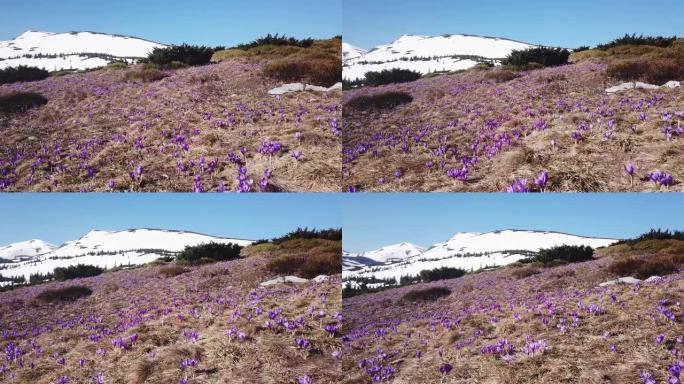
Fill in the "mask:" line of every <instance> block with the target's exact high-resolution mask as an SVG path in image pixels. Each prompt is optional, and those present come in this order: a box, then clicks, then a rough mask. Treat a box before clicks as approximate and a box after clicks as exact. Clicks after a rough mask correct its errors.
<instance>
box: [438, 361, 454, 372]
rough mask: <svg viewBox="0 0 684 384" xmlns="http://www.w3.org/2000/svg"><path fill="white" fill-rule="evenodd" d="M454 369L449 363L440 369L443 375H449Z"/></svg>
mask: <svg viewBox="0 0 684 384" xmlns="http://www.w3.org/2000/svg"><path fill="white" fill-rule="evenodd" d="M452 369H454V367H453V366H452V365H451V364H449V363H444V364H442V365H441V366H440V367H439V373H441V374H442V375H447V374H448V373H449V372H451V370H452Z"/></svg>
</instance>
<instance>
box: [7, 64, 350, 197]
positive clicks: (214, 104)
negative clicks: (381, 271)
mask: <svg viewBox="0 0 684 384" xmlns="http://www.w3.org/2000/svg"><path fill="white" fill-rule="evenodd" d="M267 62H268V59H259V60H258V61H255V62H253V63H252V62H244V60H238V59H231V60H225V61H222V62H221V63H219V64H213V65H207V66H202V67H194V68H186V69H178V70H172V71H165V73H168V74H169V76H168V77H166V78H164V79H161V80H159V81H153V82H140V81H126V80H124V79H123V76H125V75H123V73H134V72H135V73H137V72H138V71H140V72H145V73H146V72H149V71H152V72H153V71H154V67H149V68H148V67H144V66H135V67H132V68H131V69H128V70H126V71H127V72H123V71H122V70H119V69H105V70H100V71H94V72H89V73H84V74H68V75H65V76H61V77H51V78H48V79H46V80H42V81H37V82H32V83H30V84H18V85H17V84H15V85H7V84H6V85H2V86H0V94H6V93H10V92H13V91H14V90H17V91H22V92H38V93H42V94H44V95H45V97H47V98H48V99H49V100H50V102H49V103H48V104H47V105H45V106H43V107H41V108H35V109H33V110H32V111H31V113H30V114H22V115H19V116H16V117H12V118H11V119H0V134H2V135H3V140H2V143H0V162H2V163H3V164H4V163H5V162H6V161H7V160H8V159H9V158H10V156H14V153H16V152H17V151H19V152H20V153H21V154H22V157H21V160H19V161H15V162H13V169H12V170H11V171H10V172H9V174H11V177H10V179H11V180H10V181H11V185H10V186H9V187H7V188H6V189H5V190H8V191H45V192H48V191H49V192H62V191H88V192H93V191H112V190H113V191H141V192H155V191H179V192H180V191H183V192H187V191H192V190H193V189H194V188H195V176H197V175H198V174H199V173H200V172H199V170H198V162H199V161H200V159H201V158H204V159H205V163H204V171H203V172H201V173H202V174H201V175H200V176H201V187H202V190H204V191H216V190H217V189H219V187H220V185H221V183H223V185H224V187H225V190H227V191H231V190H235V189H236V187H237V185H238V167H239V166H238V165H237V164H233V163H231V162H229V161H228V160H227V157H226V156H227V153H228V152H232V153H234V154H236V155H237V156H240V158H241V161H242V162H243V163H245V164H244V165H245V166H246V167H247V171H248V172H247V176H248V178H250V179H252V180H253V183H254V184H253V190H256V191H259V190H260V189H259V187H258V186H257V184H258V183H259V181H260V180H261V178H262V177H263V174H264V171H265V170H266V169H267V168H268V169H270V170H272V171H273V177H272V178H271V180H270V186H269V187H268V189H269V190H273V189H276V188H280V189H282V190H284V191H320V192H329V191H340V189H341V188H340V186H339V167H340V152H341V146H340V139H339V137H338V136H336V135H335V132H334V131H333V129H332V128H331V127H332V126H333V125H334V124H339V125H341V123H340V120H341V105H340V92H339V91H335V92H328V93H322V92H316V93H310V92H300V93H294V94H288V95H284V96H282V97H279V98H276V97H273V96H270V95H268V94H267V92H268V90H269V89H271V88H274V87H277V86H279V85H281V82H280V81H277V80H274V79H271V78H269V77H265V76H264V75H263V73H262V70H263V66H264V65H265V63H267ZM297 132H299V133H300V135H301V138H300V139H299V140H298V139H297V138H296V137H295V133H297ZM179 136H182V137H184V140H185V142H186V143H188V147H187V149H182V148H181V144H179V143H178V142H177V141H176V139H177V137H179ZM136 140H138V142H137V143H138V144H136ZM264 140H270V141H278V142H280V143H282V147H283V150H282V151H281V152H280V153H277V154H274V155H273V156H268V155H262V154H260V153H259V152H258V151H259V147H260V145H261V143H262V142H263V141H264ZM140 144H141V145H140ZM136 145H138V146H136ZM241 147H245V148H246V149H247V150H248V152H247V155H246V158H245V156H242V155H241V154H240V148H241ZM45 148H49V150H48V154H45V153H43V152H42V151H44V149H45ZM84 149H86V150H85V151H84ZM295 150H300V151H302V153H303V155H302V157H301V159H300V160H299V161H296V160H295V159H294V158H293V157H292V151H295ZM39 157H40V158H41V159H42V160H41V161H40V162H37V163H36V159H37V158H39ZM214 159H216V160H217V163H218V164H217V166H216V167H215V168H214V169H213V171H212V172H207V165H208V163H209V162H210V161H212V160H214ZM190 161H192V162H193V164H194V167H193V166H191V165H190ZM181 162H182V163H183V164H184V168H183V170H181V169H180V168H179V163H181ZM138 165H141V166H142V169H143V174H142V177H136V178H134V179H133V178H131V176H130V173H131V172H134V171H135V169H136V168H137V166H138ZM8 171H9V170H8ZM110 182H111V183H112V185H113V186H114V187H113V188H110Z"/></svg>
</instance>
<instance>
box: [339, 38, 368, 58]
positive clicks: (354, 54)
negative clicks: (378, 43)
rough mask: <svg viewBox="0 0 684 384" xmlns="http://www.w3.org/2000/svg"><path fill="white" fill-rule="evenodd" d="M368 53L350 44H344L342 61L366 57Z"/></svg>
mask: <svg viewBox="0 0 684 384" xmlns="http://www.w3.org/2000/svg"><path fill="white" fill-rule="evenodd" d="M367 52H368V51H366V50H365V49H363V48H359V47H356V46H354V45H351V44H348V43H342V61H343V62H344V61H345V60H350V59H356V58H358V57H361V56H363V55H365V54H366V53H367Z"/></svg>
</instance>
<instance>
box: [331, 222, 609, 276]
mask: <svg viewBox="0 0 684 384" xmlns="http://www.w3.org/2000/svg"><path fill="white" fill-rule="evenodd" d="M615 241H617V240H616V239H606V238H595V237H585V236H577V235H572V234H567V233H560V232H553V231H532V230H515V229H507V230H501V231H493V232H486V233H477V232H459V233H456V234H455V235H454V236H453V237H452V238H450V239H449V240H447V241H445V242H443V243H438V244H435V245H433V246H431V247H429V248H428V249H426V250H425V251H423V252H421V253H419V254H417V255H414V256H411V257H408V258H405V259H404V260H401V261H398V260H396V259H395V260H392V261H391V262H388V263H386V264H383V265H375V266H365V267H362V268H357V269H354V270H352V269H349V268H343V271H342V276H343V278H345V279H351V280H353V278H355V277H376V278H392V277H394V278H397V279H398V278H400V277H401V276H404V275H411V276H415V275H417V274H418V273H420V271H422V270H431V269H436V268H441V267H454V268H462V269H465V270H468V271H471V270H473V271H474V270H479V269H482V268H490V267H496V266H502V265H506V264H510V263H513V262H516V261H518V260H521V259H524V258H526V257H529V256H530V255H533V254H534V253H536V252H538V251H539V250H540V249H542V248H550V247H553V246H558V245H587V246H590V247H592V248H597V247H604V246H608V245H610V244H612V243H614V242H615ZM385 248H388V247H385ZM366 254H367V253H364V254H362V255H366Z"/></svg>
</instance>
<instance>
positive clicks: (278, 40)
mask: <svg viewBox="0 0 684 384" xmlns="http://www.w3.org/2000/svg"><path fill="white" fill-rule="evenodd" d="M313 42H314V40H313V39H311V38H307V39H295V38H294V37H287V36H285V35H282V36H279V35H278V34H277V33H276V34H275V35H271V34H270V33H269V34H268V35H266V36H264V37H260V38H258V39H255V40H254V41H252V42H250V43H247V44H240V45H237V46H235V47H233V48H236V49H242V50H246V49H250V48H256V47H259V46H263V45H275V46H281V45H291V46H294V47H302V48H309V47H310V46H311V45H312V44H313Z"/></svg>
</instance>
